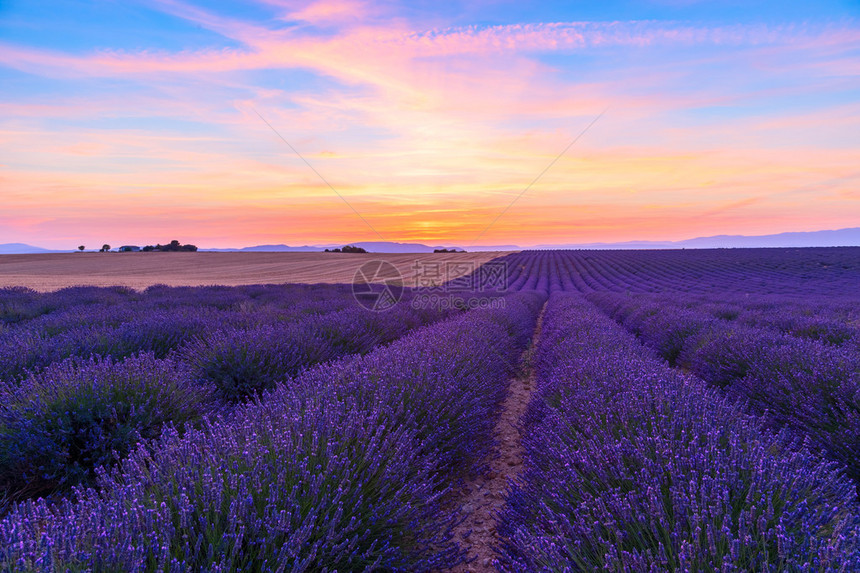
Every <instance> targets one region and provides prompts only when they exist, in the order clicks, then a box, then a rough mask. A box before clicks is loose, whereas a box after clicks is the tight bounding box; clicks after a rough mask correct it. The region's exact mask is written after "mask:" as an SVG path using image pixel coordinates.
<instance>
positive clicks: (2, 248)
mask: <svg viewBox="0 0 860 573" xmlns="http://www.w3.org/2000/svg"><path fill="white" fill-rule="evenodd" d="M66 252H70V251H52V250H50V249H43V248H42V247H34V246H33V245H27V244H25V243H2V244H0V255H31V254H38V253H66Z"/></svg>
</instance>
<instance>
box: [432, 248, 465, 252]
mask: <svg viewBox="0 0 860 573" xmlns="http://www.w3.org/2000/svg"><path fill="white" fill-rule="evenodd" d="M433 252H434V253H465V252H466V251H465V250H464V249H459V250H458V249H454V248H451V249H433Z"/></svg>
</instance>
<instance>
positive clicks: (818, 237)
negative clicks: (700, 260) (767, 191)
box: [533, 227, 860, 249]
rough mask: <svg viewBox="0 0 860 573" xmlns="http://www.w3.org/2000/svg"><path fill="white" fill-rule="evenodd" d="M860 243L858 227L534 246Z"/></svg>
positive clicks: (728, 246)
mask: <svg viewBox="0 0 860 573" xmlns="http://www.w3.org/2000/svg"><path fill="white" fill-rule="evenodd" d="M853 246H860V227H853V228H850V229H838V230H835V231H806V232H791V233H778V234H776V235H754V236H747V235H715V236H713V237H697V238H695V239H685V240H683V241H628V242H624V243H575V244H570V243H569V244H551V245H537V246H535V247H533V248H535V249H739V248H754V247H783V248H794V247H853Z"/></svg>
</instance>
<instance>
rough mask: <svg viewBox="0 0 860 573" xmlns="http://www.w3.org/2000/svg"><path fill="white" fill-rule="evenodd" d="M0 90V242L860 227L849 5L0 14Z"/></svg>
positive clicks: (293, 6)
mask: <svg viewBox="0 0 860 573" xmlns="http://www.w3.org/2000/svg"><path fill="white" fill-rule="evenodd" d="M0 86H2V88H0V150H2V151H0V199H2V203H0V243H6V242H24V243H30V244H33V245H38V246H42V247H47V248H56V249H73V248H75V247H76V246H77V245H79V244H85V245H87V246H88V247H90V246H92V247H96V248H97V247H99V246H101V244H102V243H110V244H111V245H113V246H115V247H116V246H119V245H121V244H148V243H154V242H165V241H168V240H171V239H174V238H175V239H179V240H181V241H182V242H191V243H194V244H197V245H198V246H200V247H203V248H205V247H242V246H248V245H257V244H266V243H286V244H290V245H303V244H323V243H345V242H355V241H377V240H388V241H419V242H424V243H427V244H433V245H442V244H444V245H458V246H463V247H467V248H468V247H469V246H470V245H473V244H475V243H477V244H485V245H493V244H511V243H513V244H519V245H522V246H527V245H534V244H539V243H565V242H570V243H574V242H595V241H626V240H634V239H641V240H677V239H684V238H689V237H696V236H705V235H716V234H748V235H754V234H768V233H778V232H782V231H813V230H820V229H836V228H842V227H857V226H860V2H858V1H857V0H819V1H816V2H808V1H792V0H773V1H770V0H768V1H756V0H748V1H742V0H738V1H733V2H704V1H703V2H697V1H695V0H655V1H651V2H627V1H620V2H614V1H606V2H591V1H589V2H579V1H565V2H539V3H538V2H536V3H529V2H523V1H522V0H517V1H510V2H508V1H501V0H499V1H485V2H481V1H476V2H456V1H446V0H435V1H418V2H393V1H385V2H360V1H354V0H322V1H319V2H292V1H287V0H259V1H257V2H254V1H253V0H249V1H248V2H226V1H209V2H204V1H184V0H161V1H154V2H142V1H135V0H128V1H120V0H116V1H106V0H105V1H96V2H77V1H63V0H45V1H39V2H34V1H32V0H0ZM603 112H605V113H603ZM601 113H603V115H602V116H600V118H599V119H598V120H597V121H596V122H594V120H595V118H597V117H598V116H599V115H600V114H601ZM264 120H265V121H264ZM266 121H267V122H269V123H270V124H271V126H272V127H274V129H275V130H277V132H278V133H279V134H280V137H283V139H284V140H286V142H288V143H289V145H288V144H287V143H285V141H283V140H282V139H280V137H279V135H277V134H276V133H274V132H273V130H272V129H270V127H269V126H268V125H267V124H266ZM592 122H594V123H593V124H592ZM589 124H592V125H591V127H590V128H589V129H588V130H587V131H586V132H585V133H584V134H582V136H581V138H580V139H579V140H578V141H576V143H575V144H574V145H572V146H571V147H570V149H569V150H568V151H567V152H566V153H565V154H564V155H563V156H561V157H560V158H558V156H559V154H560V153H561V152H562V151H563V150H564V149H565V148H566V147H567V146H568V145H570V144H571V142H572V141H573V140H574V138H576V137H577V136H578V135H579V134H580V133H582V131H583V130H585V129H586V127H587V126H588V125H589ZM290 145H291V146H293V147H294V148H295V149H296V150H297V151H298V152H299V153H300V154H301V155H302V156H303V157H304V158H305V159H306V160H307V161H308V162H309V163H310V164H311V165H312V166H313V168H314V169H316V171H317V172H319V174H320V175H322V177H323V178H324V179H325V180H326V181H327V182H328V183H330V184H331V186H332V187H333V188H334V190H332V189H331V188H330V187H329V186H328V185H327V184H326V183H325V182H324V181H323V180H322V179H321V178H320V177H319V176H318V175H317V174H316V173H315V172H314V171H313V170H312V169H311V168H310V167H308V165H306V164H305V163H304V162H303V161H302V159H300V158H299V157H298V156H297V155H296V154H295V153H293V151H292V150H291V149H290ZM556 158H558V161H557V162H555V163H554V164H552V166H551V167H550V168H549V169H548V170H547V171H546V172H545V174H543V176H542V177H540V179H539V180H538V181H537V182H536V183H534V185H533V186H531V187H530V188H529V189H528V190H527V191H525V193H523V191H524V190H526V188H527V187H528V186H529V185H530V184H531V183H532V182H533V181H534V180H535V178H537V177H538V176H539V175H540V174H541V173H542V172H543V171H544V169H546V168H547V167H548V166H550V164H551V163H552V162H553V161H554V160H555V159H556ZM338 193H339V194H340V196H342V199H341V197H339V196H338ZM521 193H522V195H521V197H520V198H519V199H518V200H517V201H516V202H515V203H514V204H513V205H512V206H510V208H509V209H508V210H507V211H506V212H504V214H503V215H502V216H501V217H499V214H500V213H502V212H503V211H504V210H505V209H506V208H507V207H508V206H509V205H510V204H511V202H512V201H514V199H515V198H516V197H517V196H518V195H520V194H521ZM356 212H358V213H360V214H361V216H363V218H364V220H363V219H362V218H361V217H359V216H358V215H357V214H356ZM497 217H498V220H497V221H496V222H495V223H494V224H492V225H491V223H492V222H493V221H494V220H495V219H496V218H497ZM488 226H490V227H489V229H487V227H488Z"/></svg>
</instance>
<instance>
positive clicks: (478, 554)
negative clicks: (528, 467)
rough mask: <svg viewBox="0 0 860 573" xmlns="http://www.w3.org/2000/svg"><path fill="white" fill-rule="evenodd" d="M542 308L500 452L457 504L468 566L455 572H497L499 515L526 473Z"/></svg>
mask: <svg viewBox="0 0 860 573" xmlns="http://www.w3.org/2000/svg"><path fill="white" fill-rule="evenodd" d="M545 309H546V306H544V308H543V309H541V312H540V316H539V317H538V321H537V325H536V327H535V332H534V335H533V336H532V341H531V345H530V346H529V348H528V349H526V351H525V353H524V354H523V358H522V364H523V367H522V371H521V372H520V374H519V375H518V376H516V377H515V378H513V379H511V382H510V386H509V387H508V396H507V398H505V401H504V402H503V403H502V413H501V416H500V417H499V420H498V422H497V423H496V428H495V438H496V442H497V444H498V448H497V451H495V452H493V453H492V454H491V455H490V458H491V459H490V460H488V465H489V468H490V469H489V471H488V472H487V473H486V474H484V475H479V476H477V477H475V479H474V480H472V481H470V482H468V483H466V484H465V486H464V488H463V490H462V497H461V498H460V500H459V501H458V502H457V505H458V506H459V510H460V512H461V517H462V518H463V521H462V523H461V524H460V525H459V526H458V527H457V528H456V529H455V530H454V540H455V541H456V542H457V543H458V544H460V546H461V547H463V548H465V549H466V551H467V552H468V559H469V560H470V561H469V563H467V564H465V565H460V566H458V567H455V568H454V569H452V570H451V571H454V572H456V573H485V572H490V571H496V567H495V559H496V553H495V551H494V550H493V547H494V546H497V545H499V541H500V540H499V537H498V534H497V532H496V516H497V515H498V513H499V511H500V510H501V509H502V506H503V505H504V503H505V494H506V493H507V490H508V485H509V483H510V482H511V481H512V480H515V479H516V478H517V477H519V475H520V474H521V473H522V472H523V453H524V450H523V445H522V440H521V436H520V430H519V426H520V420H522V417H523V415H524V414H525V412H526V407H527V406H528V403H529V400H531V395H532V390H533V388H534V386H535V374H534V368H533V366H532V355H533V353H534V349H535V348H536V347H537V343H538V336H539V334H540V329H541V323H542V322H543V313H544V310H545Z"/></svg>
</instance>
